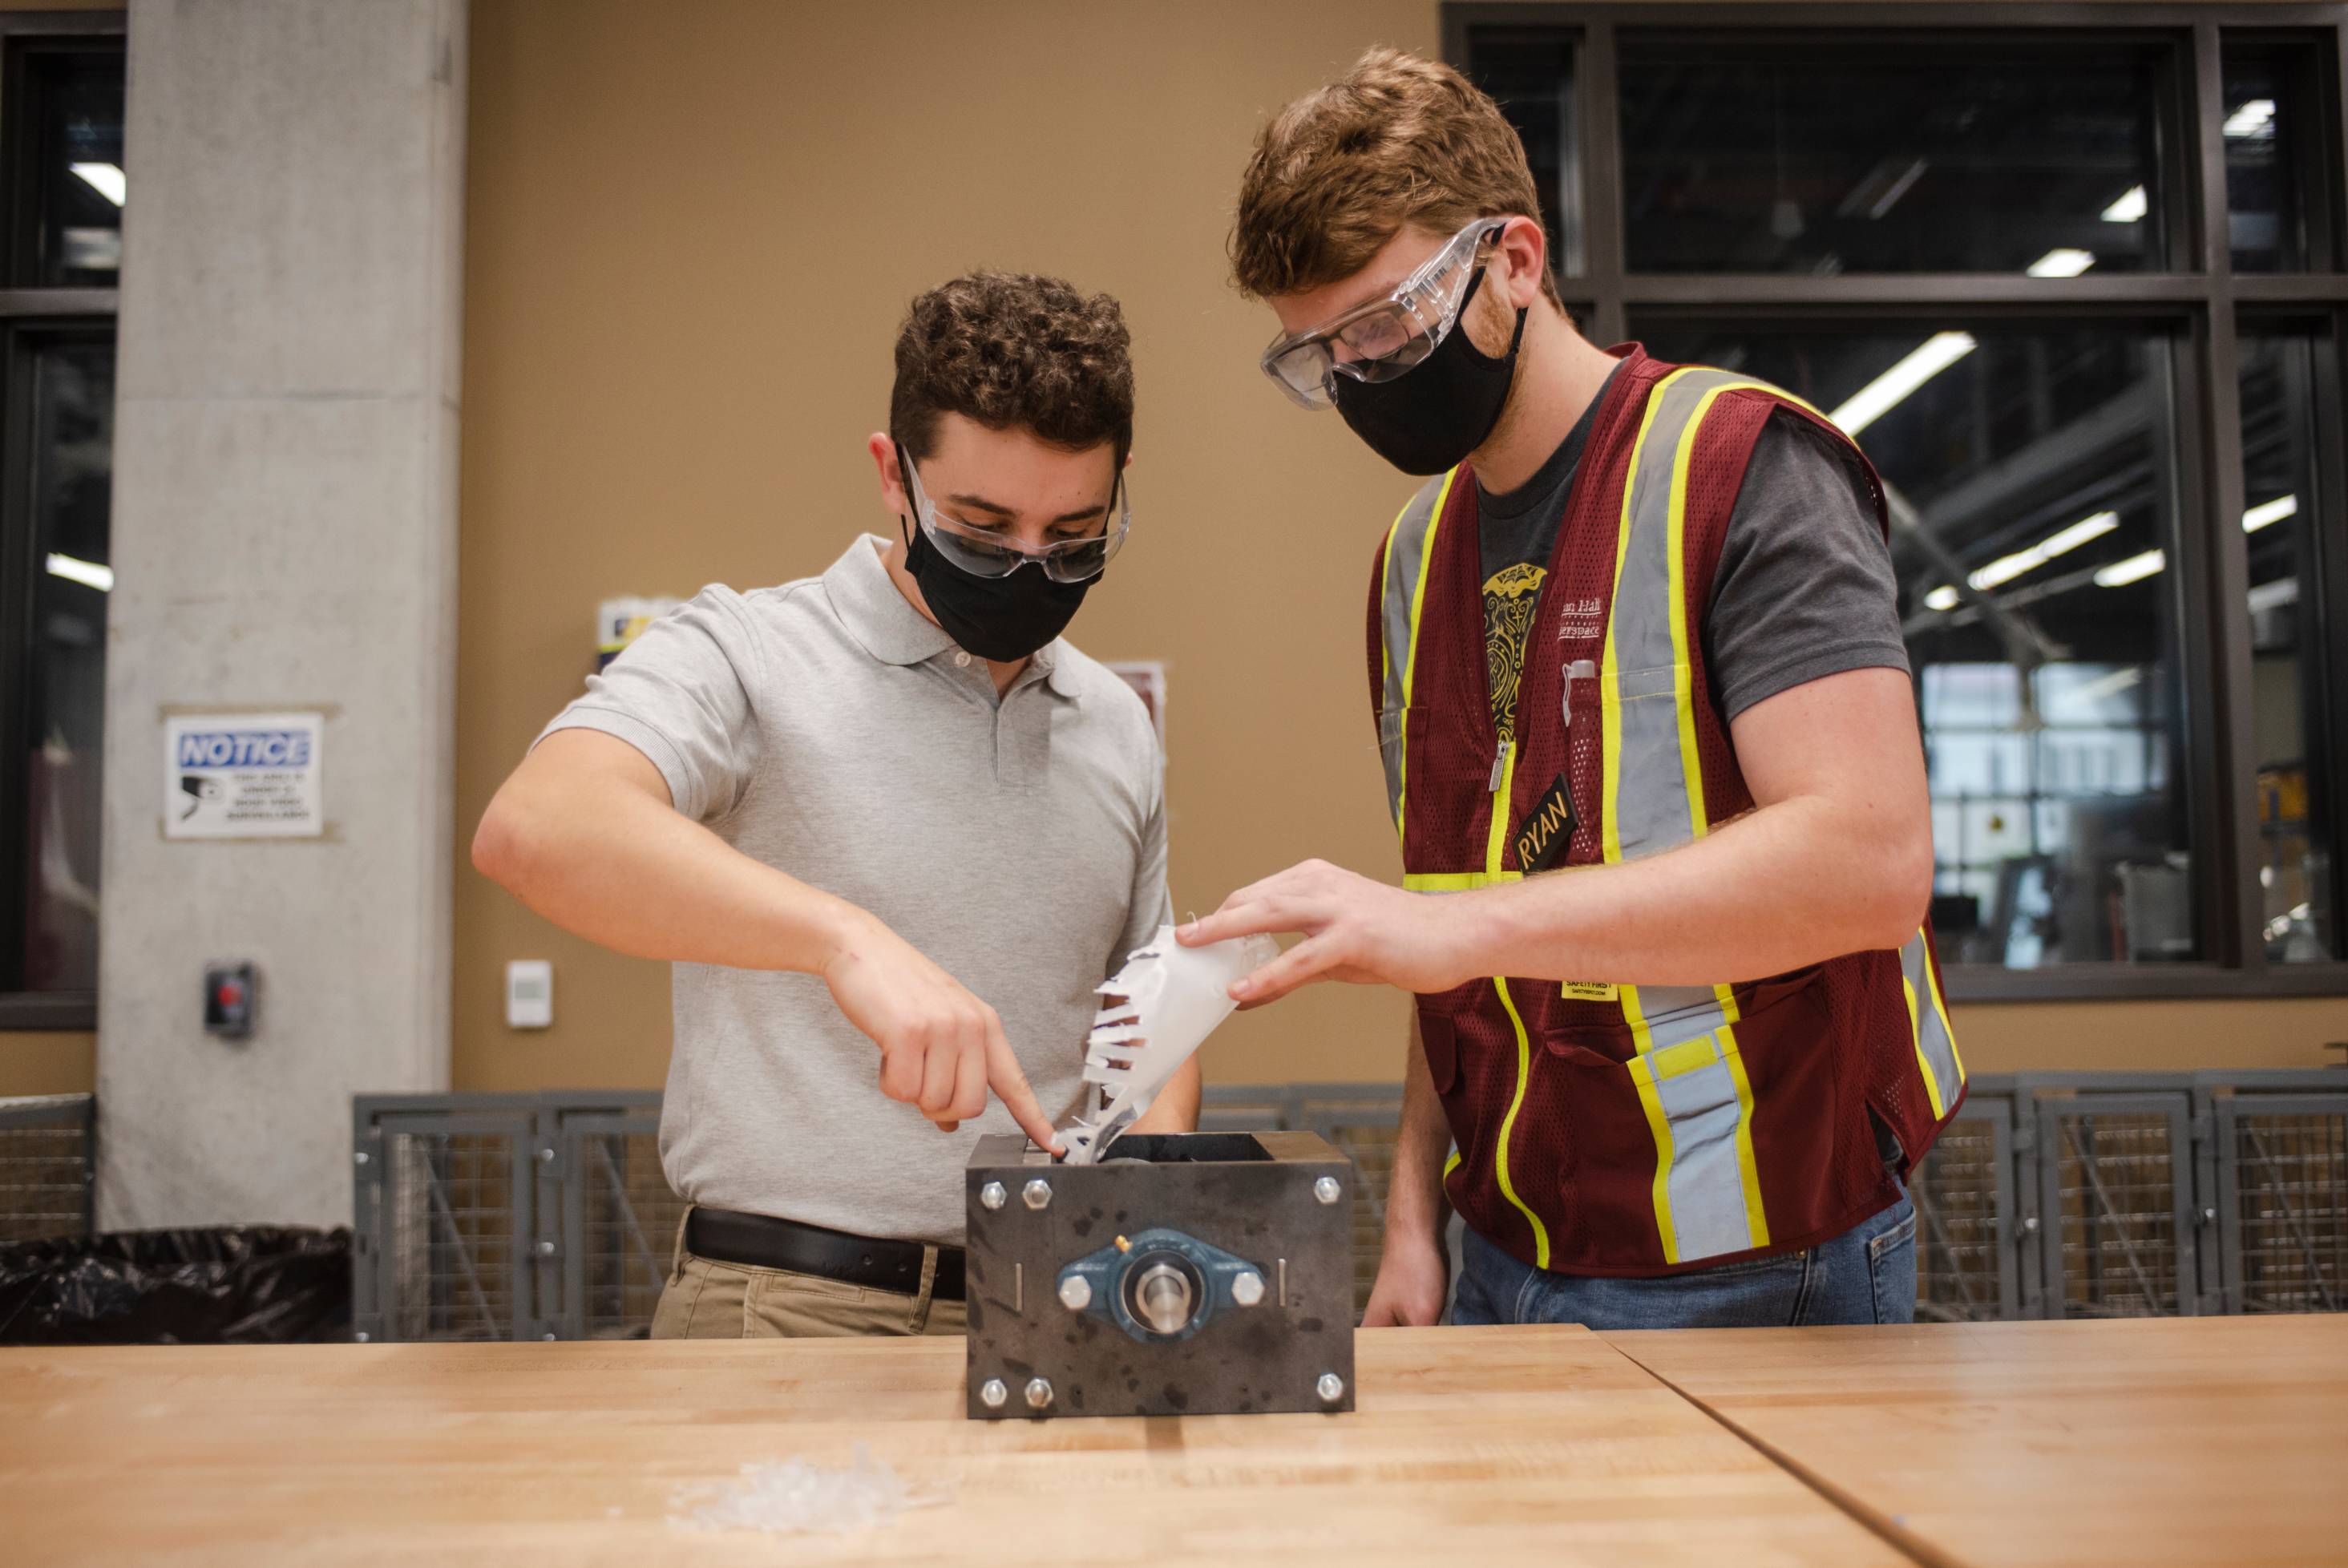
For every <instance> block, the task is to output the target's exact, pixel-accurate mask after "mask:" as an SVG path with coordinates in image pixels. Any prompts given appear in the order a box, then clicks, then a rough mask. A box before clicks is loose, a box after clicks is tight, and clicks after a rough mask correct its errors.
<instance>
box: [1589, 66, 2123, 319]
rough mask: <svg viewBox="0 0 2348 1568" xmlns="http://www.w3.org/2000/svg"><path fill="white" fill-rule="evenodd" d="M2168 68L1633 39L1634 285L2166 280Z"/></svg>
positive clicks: (1629, 219) (1629, 79)
mask: <svg viewBox="0 0 2348 1568" xmlns="http://www.w3.org/2000/svg"><path fill="white" fill-rule="evenodd" d="M2164 58H2165V56H2163V55H2160V54H2157V53H2155V52H2153V51H2152V50H2150V49H2147V48H2142V47H2138V46H2135V45H2133V44H2131V43H2130V42H2129V41H2128V40H2127V39H2126V38H2125V37H2110V38H2106V39H2102V40H2098V41H2096V42H2094V43H2071V42H2064V41H2055V42H2046V41H2043V40H2033V39H2030V38H2027V37H2014V36H2003V37H1997V38H1992V39H1982V38H1980V37H1978V36H1976V37H1972V38H1951V39H1941V38H1929V37H1927V38H1920V37H1917V36H1912V35H1911V36H1904V37H1900V36H1894V37H1878V38H1875V39H1872V40H1859V41H1854V40H1852V39H1851V38H1850V36H1849V35H1847V34H1828V35H1807V36H1798V37H1796V38H1792V39H1788V38H1787V37H1786V36H1783V35H1775V36H1749V37H1742V36H1740V37H1715V36H1687V35H1672V34H1655V33H1645V34H1642V33H1628V34H1625V35H1624V36H1623V37H1622V45H1621V59H1622V176H1623V203H1624V234H1625V239H1626V241H1627V247H1628V248H1627V255H1628V264H1629V266H1630V269H1631V270H1632V272H1656V273H1687V272H1737V273H1820V274H1832V273H1846V272H1996V273H2020V272H2025V271H2034V272H2039V273H2057V274H2060V275H2063V276H2072V275H2075V274H2076V273H2079V272H2083V271H2085V270H2087V269H2088V268H2091V267H2092V268H2095V269H2096V270H2099V271H2103V272H2136V271H2139V270H2143V269H2145V268H2147V267H2157V266H2158V265H2160V264H2162V245H2161V242H2160V239H2161V220H2162V214H2163V208H2164V203H2163V201H2162V191H2163V189H2164V187H2163V183H2162V181H2161V179H2160V170H2159V168H2158V163H2157V147H2158V139H2157V137H2156V135H2155V129H2154V128H2155V125H2156V122H2157V119H2158V109H2159V106H2160V103H2161V101H2162V92H2163V88H2162V83H2163V81H2164V80H2165V78H2166V76H2167V74H2168V73H2167V71H2166V70H2165V68H2163V66H2162V61H2163V60H2164Z"/></svg>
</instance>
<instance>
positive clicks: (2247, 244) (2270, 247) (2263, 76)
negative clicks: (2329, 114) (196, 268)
mask: <svg viewBox="0 0 2348 1568" xmlns="http://www.w3.org/2000/svg"><path fill="white" fill-rule="evenodd" d="M2316 58H2317V57H2316V54H2315V44H2314V42H2313V41H2312V40H2307V41H2302V42H2296V43H2291V42H2286V43H2278V44H2257V45H2248V44H2237V43H2236V42H2234V41H2233V40H2232V39H2231V38H2229V40H2228V42H2227V45H2226V50H2225V95H2224V96H2225V102H2224V105H2223V108H2224V112H2225V116H2226V119H2225V140H2226V207H2227V227H2228V229H2229V230H2230V233H2231V236H2232V244H2233V248H2234V265H2235V266H2236V267H2238V268H2240V269H2241V270H2242V271H2244V272H2250V273H2275V272H2285V273H2297V272H2306V271H2308V270H2310V268H2311V267H2313V268H2315V269H2317V270H2325V271H2328V270H2329V269H2330V266H2331V260H2330V258H2329V257H2328V256H2327V255H2325V254H2324V252H2325V250H2326V249H2328V246H2327V245H2325V244H2324V243H2322V236H2321V235H2319V234H2317V233H2313V232H2311V221H2312V220H2315V219H2317V218H2319V217H2320V215H2321V213H2322V210H2323V204H2322V202H2321V201H2309V200H2308V199H2307V192H2308V191H2309V190H2310V186H2309V185H2308V183H2307V176H2308V174H2309V172H2310V170H2308V168H2307V167H2306V163H2305V161H2304V160H2308V159H2310V158H2312V157H2313V156H2314V155H2315V152H2316V149H2317V147H2318V145H2319V141H2318V139H2317V138H2316V137H2315V136H2314V135H2312V129H2313V128H2314V127H2316V126H2317V125H2319V124H2320V123H2321V121H2320V119H2319V118H2318V117H2317V114H2316V111H2315V106H2316V104H2317V102H2318V101H2319V99H2318V98H2317V97H2316V94H2317V90H2318V88H2317V83H2316V77H2315V62H2316ZM2311 258H2315V259H2313V260H2311Z"/></svg>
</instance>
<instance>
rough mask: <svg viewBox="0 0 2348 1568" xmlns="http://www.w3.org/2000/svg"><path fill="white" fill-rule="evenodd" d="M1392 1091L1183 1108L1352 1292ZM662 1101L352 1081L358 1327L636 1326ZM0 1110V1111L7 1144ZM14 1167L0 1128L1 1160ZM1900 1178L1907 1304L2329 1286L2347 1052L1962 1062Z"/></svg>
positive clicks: (2065, 1308)
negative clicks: (1292, 1163) (2126, 1061)
mask: <svg viewBox="0 0 2348 1568" xmlns="http://www.w3.org/2000/svg"><path fill="white" fill-rule="evenodd" d="M1401 1109H1402V1099H1401V1090H1400V1089H1399V1088H1397V1087H1396V1086H1395V1085H1391V1084H1291V1085H1284V1086H1282V1085H1225V1086H1219V1087H1217V1088H1210V1090H1208V1092H1207V1098H1206V1103H1205V1105H1204V1107H1203V1109H1202V1110H1201V1113H1200V1125H1201V1127H1203V1128H1206V1129H1209V1130H1228V1131H1246V1130H1258V1129H1283V1128H1285V1129H1298V1130H1311V1131H1314V1132H1318V1133H1320V1134H1321V1135H1322V1136H1323V1137H1324V1138H1326V1139H1328V1140H1330V1141H1331V1142H1332V1143H1334V1144H1335V1145H1336V1146H1337V1147H1338V1148H1339V1149H1341V1150H1344V1152H1345V1153H1346V1154H1348V1155H1349V1156H1351V1157H1352V1158H1353V1160H1354V1164H1355V1167H1356V1169H1357V1171H1358V1181H1357V1182H1356V1191H1357V1192H1358V1193H1359V1195H1360V1202H1357V1203H1356V1204H1355V1205H1354V1310H1355V1311H1356V1312H1357V1313H1358V1312H1359V1311H1360V1310H1361V1309H1362V1307H1363V1306H1364V1305H1365V1304H1366V1303H1367V1301H1368V1299H1369V1292H1370V1286H1371V1283H1372V1282H1373V1281H1374V1280H1375V1277H1376V1274H1377V1265H1378V1258H1379V1252H1380V1249H1381V1245H1382V1243H1383V1239H1384V1235H1385V1202H1386V1190H1387V1183H1388V1181H1389V1178H1390V1176H1391V1174H1392V1171H1393V1166H1394V1151H1395V1128H1396V1125H1397V1123H1398V1121H1399V1119H1400V1117H1401ZM659 1119H660V1096H659V1094H658V1092H657V1091H654V1090H635V1091H625V1092H618V1093H613V1092H588V1091H579V1092H554V1093H548V1094H517V1095H435V1096H369V1097H362V1098H361V1099H359V1100H358V1101H357V1102H356V1104H355V1116H354V1124H353V1125H354V1133H355V1143H354V1146H353V1160H354V1167H355V1172H356V1176H357V1205H356V1218H357V1226H356V1234H355V1242H354V1250H353V1258H354V1264H353V1267H354V1269H355V1282H354V1283H355V1290H354V1305H355V1330H356V1332H357V1333H358V1334H359V1335H360V1336H364V1337H368V1338H378V1339H380V1338H410V1339H483V1338H494V1339H531V1338H549V1339H582V1338H627V1337H633V1336H642V1335H643V1334H644V1333H645V1332H647V1331H648V1329H649V1327H650V1326H651V1322H652V1314H653V1309H654V1305H655V1304H656V1303H657V1302H658V1301H659V1299H660V1290H661V1285H662V1283H663V1281H664V1278H665V1276H666V1274H667V1272H668V1262H669V1253H670V1248H671V1246H672V1245H673V1243H674V1242H675V1234H676V1228H677V1224H678V1222H679V1220H680V1218H681V1217H682V1215H683V1213H684V1209H685V1204H684V1202H683V1201H682V1200H681V1199H679V1198H678V1197H677V1196H676V1195H675V1193H674V1192H672V1191H670V1190H669V1187H668V1182H667V1181H666V1179H665V1178H664V1176H663V1175H662V1173H661V1167H660V1156H659V1150H658V1140H657V1131H658V1126H659ZM11 1125H12V1124H11V1123H9V1122H8V1121H7V1120H6V1119H5V1111H0V1150H5V1149H6V1147H7V1145H6V1143H5V1139H6V1137H7V1132H8V1129H9V1128H10V1127H11ZM83 1125H84V1127H85V1128H86V1127H87V1120H86V1119H85V1121H84V1123H83ZM83 1137H84V1140H85V1147H86V1140H87V1132H86V1131H85V1132H84V1134H83ZM9 1169H10V1167H9V1166H8V1165H7V1163H6V1156H5V1153H0V1181H6V1180H7V1177H6V1174H5V1172H6V1171H8V1170H9ZM58 1191H64V1189H58ZM86 1191H87V1188H86V1183H85V1186H84V1189H83V1194H84V1195H83V1198H82V1202H83V1203H84V1205H85V1207H84V1208H82V1209H81V1210H80V1211H78V1213H79V1214H80V1216H81V1218H80V1219H79V1220H78V1221H77V1222H78V1223H81V1224H84V1225H86V1224H87V1209H86V1202H87V1198H86ZM1911 1192H1912V1195H1913V1197H1914V1199H1915V1203H1916V1210H1917V1232H1916V1235H1917V1249H1916V1259H1917V1314H1918V1315H1919V1316H1920V1317H1921V1318H1925V1319H1931V1320H1940V1321H1950V1322H1982V1321H1990V1320H1994V1319H2000V1318H2013V1317H2086V1316H2142V1315H2196V1314H2207V1313H2247V1312H2314V1311H2337V1310H2339V1309H2340V1308H2341V1307H2342V1306H2343V1305H2348V1072H2342V1071H2338V1070H2319V1071H2312V1072H2296V1073H2294V1072H2240V1073H2199V1074H2174V1075H2155V1074H2034V1075H2024V1076H2018V1077H1981V1078H1975V1079H1973V1081H1972V1088H1971V1091H1970V1093H1969V1094H1968V1096H1967V1099H1966V1101H1965V1105H1964V1107H1963V1109H1962V1111H1961V1112H1960V1113H1959V1115H1958V1117H1957V1118H1956V1119H1955V1120H1954V1121H1953V1122H1952V1123H1951V1125H1950V1127H1949V1128H1948V1130H1946V1131H1945V1132H1944V1133H1943V1134H1942V1135H1941V1140H1940V1142H1939V1143H1938V1144H1937V1145H1936V1146H1935V1147H1934V1149H1933V1150H1932V1152H1931V1155H1930V1157H1928V1158H1927V1159H1926V1160H1925V1161H1924V1162H1923V1164H1922V1165H1921V1167H1920V1168H1919V1169H1918V1170H1917V1171H1916V1174H1915V1180H1914V1181H1913V1183H1912V1184H1911ZM60 1201H62V1200H60ZM1452 1230H1453V1234H1452V1235H1451V1237H1450V1243H1451V1248H1452V1257H1453V1273H1454V1277H1455V1278H1456V1277H1457V1264H1458V1245H1459V1236H1458V1234H1457V1232H1458V1226H1457V1222H1456V1221H1455V1222H1454V1224H1453V1227H1452Z"/></svg>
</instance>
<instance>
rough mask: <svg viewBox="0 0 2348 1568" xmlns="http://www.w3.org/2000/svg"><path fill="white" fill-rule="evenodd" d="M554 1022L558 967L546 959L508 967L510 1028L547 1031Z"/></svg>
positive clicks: (519, 960)
mask: <svg viewBox="0 0 2348 1568" xmlns="http://www.w3.org/2000/svg"><path fill="white" fill-rule="evenodd" d="M553 1022H554V965H552V964H551V963H549V962H548V961H547V960H545V959H543V958H516V959H512V960H510V961H509V962H508V963H507V965H506V1027H508V1028H509V1029H543V1028H545V1027H547V1026H549V1025H551V1024H552V1023H553Z"/></svg>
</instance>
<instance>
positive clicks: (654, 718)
mask: <svg viewBox="0 0 2348 1568" xmlns="http://www.w3.org/2000/svg"><path fill="white" fill-rule="evenodd" d="M757 657H758V650H757V642H756V639H755V634H754V633H753V630H752V628H751V626H750V624H749V620H748V617H747V614H746V613H745V611H744V608H743V605H742V602H741V599H740V596H739V595H737V594H736V593H734V592H733V591H732V590H731V589H727V588H717V587H711V588H705V589H703V590H702V591H701V592H700V593H697V594H695V596H694V597H693V599H691V600H690V601H689V602H687V603H685V604H683V605H680V606H679V607H678V608H677V609H675V610H674V611H671V612H670V613H669V614H666V615H664V616H662V617H661V618H660V619H659V620H657V621H655V622H654V623H653V624H651V625H649V626H647V627H645V628H644V632H643V634H641V635H639V636H638V637H637V638H636V640H635V641H634V642H633V643H631V644H629V645H628V646H627V647H626V648H625V649H623V651H622V652H621V654H620V655H619V656H618V657H617V658H615V659H613V661H612V662H611V663H610V664H609V665H605V666H604V668H603V670H602V673H601V674H599V675H592V676H588V677H587V693H586V695H585V696H582V697H580V698H579V699H578V700H577V701H575V702H573V703H572V705H571V706H570V707H566V708H564V709H563V710H562V711H561V713H560V714H558V715H557V716H556V717H555V719H554V722H553V723H551V724H550V725H548V726H547V727H546V728H545V730H544V731H543V732H542V733H541V735H540V737H539V738H540V739H541V740H543V739H545V738H546V737H547V736H549V735H551V734H553V733H554V732H555V731H556V730H558V729H593V730H599V731H601V732H602V733H603V734H605V735H610V736H613V737H616V738H619V739H621V740H624V741H626V742H627V743H628V744H629V745H631V746H633V747H634V748H636V749H637V750H639V751H641V752H643V753H644V756H645V757H646V758H650V759H651V761H652V764H653V766H654V767H655V768H657V769H660V773H661V777H662V778H663V779H665V780H667V782H668V793H669V799H670V800H671V802H673V803H674V804H675V807H676V809H677V810H679V811H681V812H683V813H684V814H685V815H686V816H688V817H691V818H693V819H694V820H696V821H703V822H706V821H714V820H717V819H718V818H721V817H723V816H725V815H726V813H728V812H729V811H731V810H733V809H734V808H735V806H736V805H737V804H738V803H739V802H740V801H741V799H742V797H743V795H744V794H745V793H746V792H747V789H748V788H749V783H750V779H751V778H752V777H753V776H754V775H755V773H756V772H757V763H758V747H759V738H758V727H757V717H756V714H755V713H754V711H753V709H752V706H751V699H750V692H751V690H752V688H753V686H754V685H755V681H756V675H757Z"/></svg>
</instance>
